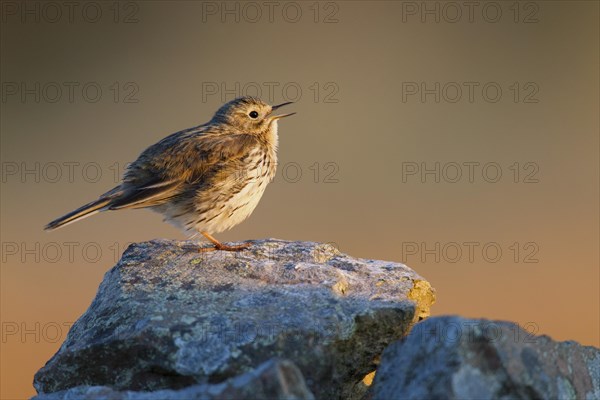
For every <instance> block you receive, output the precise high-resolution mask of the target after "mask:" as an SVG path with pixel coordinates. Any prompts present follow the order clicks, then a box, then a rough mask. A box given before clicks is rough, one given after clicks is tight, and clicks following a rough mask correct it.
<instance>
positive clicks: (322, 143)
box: [0, 1, 600, 399]
mask: <svg viewBox="0 0 600 400" xmlns="http://www.w3.org/2000/svg"><path fill="white" fill-rule="evenodd" d="M6 3H11V4H13V5H14V6H16V7H17V9H19V7H23V4H24V3H21V2H4V3H3V7H5V4H6ZM42 3H43V2H35V1H32V2H28V4H29V6H30V7H33V9H34V11H33V12H34V13H35V12H36V11H35V8H34V7H36V4H37V5H38V6H39V7H42ZM57 4H62V3H60V2H58V3H57ZM85 4H86V3H80V4H79V7H78V8H76V9H75V12H74V16H73V17H74V20H73V21H70V20H69V15H67V12H66V11H65V9H63V15H62V18H60V19H59V20H58V21H56V22H52V21H50V19H52V18H53V16H54V14H52V15H50V14H47V15H41V17H40V21H39V22H36V21H35V16H31V15H29V14H26V15H25V20H23V18H22V14H18V13H19V12H20V11H17V14H14V13H13V11H14V9H13V8H9V9H5V8H3V9H2V12H3V14H2V27H1V42H0V44H1V81H2V96H3V97H2V103H1V106H2V112H1V125H0V128H1V157H2V193H1V218H2V224H1V235H2V238H1V242H2V246H3V247H2V266H1V269H0V273H1V295H0V296H1V314H2V315H1V320H2V342H1V363H0V367H1V376H0V387H1V393H0V397H1V398H2V399H15V398H25V397H29V396H32V395H33V394H34V393H35V392H34V390H33V387H32V384H31V382H32V380H33V374H34V373H35V372H36V371H37V370H38V369H39V368H40V367H41V366H42V365H43V364H44V363H45V362H46V361H47V360H48V359H49V358H50V357H51V356H52V355H53V354H54V352H55V351H56V350H57V349H58V347H59V346H60V343H62V341H63V340H64V338H65V336H66V334H67V332H68V325H69V324H71V323H73V322H74V321H76V320H77V318H78V317H79V316H80V315H81V314H82V313H83V312H84V311H85V310H86V309H87V307H88V306H89V304H90V303H91V301H92V299H93V298H94V296H95V293H96V290H97V288H98V285H99V283H100V282H101V280H102V277H103V275H104V273H105V272H106V271H107V270H109V269H110V268H111V267H112V266H113V265H114V264H115V262H116V260H118V258H119V256H120V254H121V253H122V251H123V249H124V248H125V247H126V246H127V243H129V242H140V241H145V240H150V239H154V238H173V239H184V238H185V236H184V235H183V234H182V233H180V232H178V231H177V230H175V229H174V228H172V227H171V226H169V225H167V224H164V223H162V221H161V217H160V216H159V215H157V214H154V213H152V212H149V211H145V210H142V211H122V212H115V213H106V214H103V215H99V216H94V217H92V218H90V219H87V220H84V221H82V222H79V223H77V224H74V225H71V226H68V227H66V228H64V229H61V230H59V231H55V232H51V233H46V232H43V231H42V226H43V225H44V224H45V223H47V222H48V221H50V220H51V219H54V218H55V217H58V216H59V215H62V214H64V213H66V212H68V211H70V210H72V209H74V208H76V207H78V206H80V205H81V204H84V203H86V202H88V201H90V200H92V199H94V198H96V197H97V196H98V195H99V194H101V193H103V192H105V191H107V190H109V189H110V188H112V187H113V186H114V185H115V184H116V183H117V182H116V179H115V173H116V174H117V176H118V175H119V173H120V172H122V168H123V167H124V166H125V165H126V163H127V162H129V161H132V160H134V159H135V157H137V155H138V154H139V153H140V152H141V151H142V150H143V149H144V148H146V147H147V146H148V145H150V144H152V143H154V142H156V141H157V140H159V139H160V138H162V137H163V136H166V135H167V134H169V133H172V132H175V131H177V130H180V129H184V128H187V127H190V126H193V125H197V124H199V123H202V122H205V121H206V120H208V119H209V118H210V117H211V115H212V113H213V112H214V111H215V110H216V109H217V108H218V107H219V106H220V105H221V104H222V102H223V100H231V99H232V98H233V97H234V96H235V94H236V93H233V92H236V91H237V90H236V85H238V86H237V87H238V88H239V89H240V91H242V90H244V88H245V90H246V91H247V93H249V94H255V93H256V90H255V89H256V87H257V86H258V87H260V88H261V89H262V97H263V98H264V99H265V100H267V101H271V102H273V103H278V102H283V101H286V100H289V99H296V104H294V105H293V106H291V107H289V108H288V109H289V110H290V111H297V112H298V114H297V115H296V116H294V117H291V118H289V119H286V120H284V121H282V122H281V124H280V151H279V157H280V166H279V169H278V174H277V177H276V179H275V181H274V182H273V183H272V184H271V185H270V186H269V188H268V190H267V191H266V193H265V195H264V197H263V199H262V201H261V202H260V204H259V206H258V208H257V209H256V211H255V212H254V214H253V215H252V217H251V218H250V219H249V220H247V221H246V222H244V223H243V224H241V225H239V226H238V227H236V228H234V229H233V230H232V231H230V232H227V233H224V234H221V235H218V238H219V239H223V240H227V241H228V240H244V239H253V238H268V237H274V238H280V239H287V240H310V241H320V242H333V243H335V244H336V245H337V246H338V247H339V249H340V250H341V251H343V252H345V253H349V254H351V255H353V256H356V257H365V258H376V259H385V260H393V261H398V262H405V263H406V264H408V265H409V266H411V267H412V268H413V269H415V270H416V271H417V272H418V273H420V274H421V275H423V276H424V277H425V278H426V279H427V280H429V281H430V282H431V284H432V285H433V286H434V287H435V288H436V290H437V298H438V300H437V303H436V304H435V306H434V307H433V309H432V313H433V314H434V315H440V314H460V315H463V316H467V317H486V318H490V319H503V320H511V321H515V322H517V323H519V324H520V325H521V326H524V327H526V328H527V329H528V330H530V331H534V332H535V333H538V334H547V335H550V336H551V337H552V338H554V339H556V340H576V341H578V342H580V343H583V344H586V345H595V346H599V345H600V343H599V341H600V333H599V331H600V329H599V323H600V321H599V314H600V310H599V302H600V299H599V292H600V290H599V280H600V277H599V269H598V268H599V257H598V254H599V253H598V250H599V249H598V242H599V231H598V229H599V228H598V227H599V209H598V204H599V183H598V182H599V170H598V168H599V158H598V157H599V156H598V155H599V140H598V139H599V136H598V132H599V122H598V109H599V106H600V104H599V80H598V75H599V74H598V72H599V53H598V49H599V39H598V38H599V29H598V20H599V10H598V3H597V2H588V1H582V2H568V1H564V2H561V1H549V2H534V3H530V4H534V6H531V5H530V6H526V5H525V3H518V4H516V3H514V2H510V1H508V2H498V3H495V4H496V5H499V6H500V9H501V12H502V14H501V17H500V18H499V19H498V20H497V21H496V22H492V21H489V19H490V17H491V18H492V19H493V18H495V17H494V13H493V11H494V9H486V12H487V13H488V14H485V18H484V15H483V13H482V9H483V7H484V5H485V4H486V3H484V2H482V3H480V5H479V6H478V7H477V8H476V9H475V12H474V14H473V19H472V21H469V16H468V14H467V10H466V9H465V8H462V17H461V18H458V19H457V20H456V21H454V22H452V21H450V20H452V19H455V17H456V15H455V14H454V13H455V10H452V9H448V8H443V7H444V4H446V3H443V2H428V3H426V4H427V6H428V7H430V8H431V9H433V10H434V13H435V12H436V11H435V10H436V7H437V9H438V10H439V22H436V15H435V14H427V13H425V14H421V13H422V12H423V10H422V9H421V7H423V5H422V4H424V3H422V2H392V1H374V2H366V1H340V2H330V3H319V4H315V3H314V2H296V3H294V5H292V6H286V4H288V3H286V2H280V3H277V4H278V6H277V7H276V8H275V9H274V13H273V14H272V18H271V20H269V15H267V11H268V10H267V9H266V8H265V7H263V6H261V7H262V16H261V18H258V19H257V14H256V10H252V9H249V8H245V9H244V8H242V7H243V3H235V2H229V3H227V5H224V4H223V3H221V2H200V1H197V2H196V1H174V2H166V1H147V2H146V1H144V2H142V1H139V2H133V3H120V4H117V6H116V7H117V11H119V13H117V14H115V12H116V11H115V9H114V7H115V3H112V2H96V3H95V4H96V6H97V5H100V8H101V10H102V17H101V18H100V19H99V20H98V21H97V22H90V21H88V20H86V19H84V18H83V17H82V10H83V8H84V5H85ZM128 4H133V5H128ZM255 4H258V5H259V6H260V5H261V4H263V3H262V2H258V3H255ZM454 4H458V5H459V6H460V4H462V2H458V3H454ZM111 7H112V8H111ZM215 7H216V10H217V11H216V12H215V11H214V10H215ZM222 7H229V8H228V9H232V10H236V7H237V9H238V10H239V14H238V19H239V21H236V20H235V19H236V16H235V15H230V14H225V15H224V16H223V15H222V14H221V13H220V12H221V11H222V9H221V8H222ZM284 7H288V8H286V11H285V12H286V13H287V14H285V15H284V12H283V9H284ZM290 7H294V8H293V9H292V8H290ZM414 7H417V9H416V11H415V9H414ZM297 9H300V11H301V12H302V14H301V16H300V17H299V19H298V20H297V21H296V22H293V21H292V20H295V19H297V17H296V14H295V11H296V10H297ZM86 10H87V9H86ZM51 11H52V10H49V9H46V10H43V9H42V8H40V9H39V12H40V13H43V12H46V13H50V12H51ZM92 11H93V10H92V9H89V10H87V12H89V15H88V19H90V15H92V17H93V13H92ZM235 12H236V11H234V13H235ZM486 18H487V19H486ZM91 19H93V18H91ZM423 19H424V21H423ZM125 20H127V22H126V21H125ZM254 20H256V22H253V21H254ZM36 82H37V83H39V85H40V86H39V88H40V89H39V90H37V89H35V88H36V86H35V85H36ZM69 82H72V83H69ZM436 82H437V83H439V84H440V91H439V92H438V94H439V96H440V99H439V102H436V101H435V95H436V94H435V93H434V94H426V95H425V98H424V101H423V99H422V98H421V93H418V94H414V95H411V94H410V93H409V92H407V90H408V89H410V88H414V87H417V88H418V89H419V90H420V85H421V83H425V89H432V88H435V84H436ZM465 82H467V83H468V82H473V85H476V86H474V87H475V89H474V97H473V98H472V101H470V99H469V98H468V91H467V89H466V88H467V86H465ZM490 83H491V84H490ZM515 83H517V85H518V86H515ZM55 84H56V85H58V86H60V87H61V88H62V95H61V96H59V97H58V99H57V100H56V101H55V102H53V101H54V100H55V99H56V92H54V91H52V90H53V88H55V86H53V85H55ZM468 84H469V83H468ZM486 84H488V86H487V87H500V88H501V90H502V96H501V97H500V98H499V99H498V101H496V102H493V101H491V100H490V99H491V97H490V96H494V93H493V91H491V90H490V91H489V92H487V93H486V94H484V93H482V88H483V87H484V85H486ZM23 85H24V86H23ZM68 85H72V87H74V92H73V98H72V101H71V99H70V98H69V93H68V89H67V87H68ZM222 85H224V87H222ZM415 85H416V86H415ZM84 86H85V87H86V88H88V89H89V92H88V93H87V94H86V96H87V97H85V96H84V94H82V88H83V87H84ZM457 86H458V87H461V88H462V89H463V91H462V94H461V95H460V96H459V97H457V92H455V91H453V90H455V89H456V87H457ZM23 87H24V88H25V89H31V90H33V92H25V93H23V92H22V88H23ZM97 87H100V88H101V90H102V94H101V95H100V96H99V98H98V101H96V102H92V101H91V100H92V97H94V96H95V92H93V89H94V88H97ZM215 87H216V88H217V89H216V90H215ZM269 87H272V88H273V91H272V93H270V92H269V90H268V88H269ZM444 87H445V89H443V88H444ZM15 88H16V89H15ZM32 88H33V89H32ZM90 88H91V89H90ZM284 88H285V90H283V89H284ZM298 88H300V89H301V94H300V93H298V92H297V89H298ZM223 89H225V91H223ZM15 90H16V92H15ZM36 90H37V94H39V95H40V99H39V102H37V101H36V99H35V96H36ZM215 91H216V93H214V92H215ZM237 92H238V93H239V91H237ZM534 92H535V93H534ZM15 93H16V94H15ZM22 95H23V96H24V98H22ZM486 96H487V97H486ZM135 100H137V102H131V101H135ZM454 100H456V101H455V102H453V101H454ZM36 163H37V164H36ZM65 163H71V164H65ZM422 163H424V164H422ZM436 163H439V164H437V165H439V168H440V170H439V171H440V178H439V181H438V182H436V177H435V176H434V175H432V174H428V175H425V176H423V177H422V176H421V175H420V174H415V175H407V171H408V170H407V168H411V167H414V166H415V165H416V166H418V167H419V168H421V166H425V167H426V168H434V167H435V165H436ZM464 163H479V166H478V167H475V169H474V175H473V179H471V181H469V179H468V178H469V177H468V174H467V173H468V168H467V167H466V166H465V164H464ZM491 163H492V164H491ZM493 163H495V164H493ZM515 163H516V164H515ZM488 164H489V165H491V166H492V167H494V168H495V169H488V170H486V172H485V173H484V172H483V171H482V167H483V166H484V165H488ZM57 165H58V166H59V168H58V169H57V168H56V166H57ZM68 165H71V166H72V167H71V168H72V169H71V170H69V167H68ZM456 165H459V166H462V167H461V168H462V170H461V172H462V174H463V175H462V177H461V178H460V179H455V177H456V169H455V167H456ZM472 165H475V164H472ZM497 167H499V168H500V172H501V173H502V176H501V177H500V178H499V180H498V181H497V182H492V181H493V180H494V179H493V178H495V175H496V169H497ZM15 168H16V169H15ZM453 168H454V169H453ZM24 169H33V170H34V171H37V172H32V173H23V172H24ZM515 171H518V174H517V175H515V174H516V172H515ZM69 172H72V175H71V176H69V175H70V174H69ZM36 174H37V175H36ZM300 174H301V175H300ZM490 178H492V179H490ZM490 180H491V181H490ZM454 181H456V182H454ZM515 181H516V182H515ZM470 242H474V243H475V244H473V245H472V246H474V247H473V248H474V253H473V254H472V257H470V255H469V254H468V247H465V245H464V243H470ZM515 243H516V245H515ZM436 246H439V251H438V250H436ZM484 246H485V247H486V249H487V250H488V251H489V252H488V253H482V249H483V248H484ZM490 246H491V247H490ZM415 248H416V249H417V250H416V251H415ZM457 248H459V249H460V250H461V251H462V254H458V253H456V249H457ZM497 248H499V249H500V250H501V251H502V254H501V256H500V257H499V258H498V259H497V260H496V259H495V258H496V255H495V253H494V252H493V251H492V250H494V249H497ZM69 249H72V253H71V252H70V251H69ZM427 249H430V250H431V249H433V251H432V252H428V251H427ZM517 249H518V251H517ZM97 251H100V253H98V254H97ZM526 261H534V262H526Z"/></svg>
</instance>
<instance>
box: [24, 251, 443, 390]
mask: <svg viewBox="0 0 600 400" xmlns="http://www.w3.org/2000/svg"><path fill="white" fill-rule="evenodd" d="M433 301H434V294H433V290H432V289H431V286H430V285H429V284H428V283H427V282H426V281H424V280H423V278H421V277H420V276H419V275H417V274H416V273H415V272H414V271H412V270H411V269H410V268H408V267H406V266H405V265H403V264H398V263H393V262H385V261H375V260H364V259H357V258H353V257H350V256H348V255H345V254H341V253H340V252H339V251H337V250H336V249H335V248H334V247H332V246H330V245H323V244H317V243H311V242H285V241H279V240H265V241H258V242H255V243H254V245H253V246H252V247H251V248H250V249H249V250H247V251H243V252H239V253H232V252H222V251H217V252H209V253H198V251H197V243H195V242H175V241H167V240H156V241H151V242H147V243H140V244H136V245H132V246H130V247H129V248H128V249H127V250H126V252H125V253H124V255H123V257H122V259H121V260H120V261H119V263H118V264H117V265H116V266H115V267H114V268H112V269H111V270H110V271H109V272H107V274H106V276H105V278H104V281H103V282H102V284H101V285H100V288H99V291H98V293H97V296H96V298H95V299H94V301H93V303H92V305H91V306H90V308H89V309H88V310H87V312H86V313H85V314H84V315H83V316H82V317H81V318H80V319H79V320H78V321H77V322H76V324H75V325H74V326H73V327H72V329H71V331H70V332H69V335H68V337H67V339H66V340H65V342H64V343H63V345H62V346H61V348H60V350H59V351H58V352H57V354H55V355H54V356H53V357H52V359H50V361H48V363H47V364H46V365H45V366H44V367H43V368H42V369H41V370H40V371H38V373H37V374H36V376H35V380H34V386H35V388H36V389H37V390H38V392H44V393H50V392H55V391H59V390H64V389H69V388H72V387H75V386H80V385H90V386H97V385H100V386H110V387H112V388H114V389H115V390H119V391H122V390H136V391H142V390H143V391H153V390H158V389H166V388H169V389H179V388H183V387H187V386H190V385H195V384H202V383H219V382H223V381H225V380H226V379H228V378H231V377H234V376H237V375H240V374H243V373H246V372H248V371H250V370H252V369H253V368H256V367H257V366H258V365H260V364H261V363H263V362H265V361H267V360H269V359H271V358H272V357H282V358H287V359H290V360H292V361H293V362H294V363H295V364H296V365H297V366H298V367H299V369H300V370H301V371H302V374H303V375H304V377H305V378H306V381H307V384H308V386H309V388H310V389H311V391H312V392H313V393H314V394H315V395H316V396H317V398H324V399H333V398H347V397H348V396H349V393H351V392H352V390H353V387H354V386H355V384H356V383H357V382H359V381H360V380H361V379H362V378H363V377H364V375H365V374H367V373H369V372H371V371H372V370H373V369H375V365H374V363H373V360H374V359H375V357H376V356H378V355H379V354H380V353H381V352H382V351H383V349H384V348H385V346H386V345H387V344H389V343H390V342H392V341H393V340H395V339H398V338H400V337H402V336H403V335H404V334H405V333H406V332H407V331H408V329H409V328H410V326H411V325H412V323H413V322H414V321H416V320H419V319H421V318H423V317H424V316H426V315H427V314H428V310H429V306H430V305H431V304H432V303H433Z"/></svg>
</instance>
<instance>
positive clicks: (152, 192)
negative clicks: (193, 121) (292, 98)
mask: <svg viewBox="0 0 600 400" xmlns="http://www.w3.org/2000/svg"><path fill="white" fill-rule="evenodd" d="M252 140H255V139H254V138H253V137H252V136H251V135H242V134H235V135H223V134H213V133H210V132H203V131H194V130H186V131H181V132H177V133H174V134H172V135H170V136H167V137H166V138H164V139H163V140H161V141H160V142H158V143H156V144H154V145H152V146H150V147H149V148H148V149H146V150H145V151H144V152H143V153H142V154H141V155H140V156H139V157H138V159H137V160H136V161H134V162H133V163H131V164H130V165H129V167H128V168H127V171H126V172H125V176H124V178H123V183H122V184H121V186H120V188H119V189H120V191H121V193H119V194H118V195H116V196H114V197H113V199H112V201H111V202H110V205H109V206H108V208H109V209H111V210H118V209H124V208H144V207H152V206H157V205H161V204H164V203H166V202H168V201H170V200H172V199H173V198H175V197H177V196H181V195H185V194H186V189H189V188H190V186H193V187H200V186H201V185H202V184H203V183H207V182H208V181H210V178H211V177H214V176H215V175H216V174H219V173H222V171H223V170H224V169H225V168H227V169H230V168H231V169H235V165H236V163H237V162H239V159H240V158H241V157H243V155H244V149H245V148H247V147H246V146H247V144H248V142H250V141H252Z"/></svg>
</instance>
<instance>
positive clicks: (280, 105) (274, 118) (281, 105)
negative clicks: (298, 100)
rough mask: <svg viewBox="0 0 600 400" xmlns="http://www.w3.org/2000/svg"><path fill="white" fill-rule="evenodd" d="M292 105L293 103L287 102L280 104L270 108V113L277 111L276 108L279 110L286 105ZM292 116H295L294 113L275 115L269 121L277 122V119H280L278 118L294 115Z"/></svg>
mask: <svg viewBox="0 0 600 400" xmlns="http://www.w3.org/2000/svg"><path fill="white" fill-rule="evenodd" d="M292 103H293V101H288V102H287V103H281V104H278V105H276V106H273V107H271V112H273V111H275V110H277V109H278V108H281V107H283V106H287V105H288V104H292ZM294 114H296V113H295V112H293V113H289V114H282V115H275V116H273V117H271V119H272V120H277V119H280V118H284V117H289V116H290V115H294Z"/></svg>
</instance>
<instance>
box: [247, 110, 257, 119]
mask: <svg viewBox="0 0 600 400" xmlns="http://www.w3.org/2000/svg"><path fill="white" fill-rule="evenodd" d="M248 115H249V116H250V118H257V117H258V113H257V112H256V111H250V114H248Z"/></svg>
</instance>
